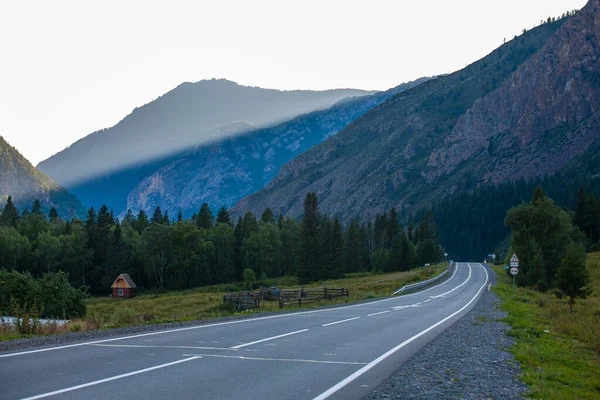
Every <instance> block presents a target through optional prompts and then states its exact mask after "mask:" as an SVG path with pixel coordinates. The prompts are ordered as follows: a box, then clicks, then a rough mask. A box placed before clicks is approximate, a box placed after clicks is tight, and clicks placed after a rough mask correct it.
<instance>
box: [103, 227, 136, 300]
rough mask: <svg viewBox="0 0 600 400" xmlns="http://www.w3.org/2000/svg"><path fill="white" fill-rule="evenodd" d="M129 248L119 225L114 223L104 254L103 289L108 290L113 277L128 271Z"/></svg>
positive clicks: (129, 260)
mask: <svg viewBox="0 0 600 400" xmlns="http://www.w3.org/2000/svg"><path fill="white" fill-rule="evenodd" d="M130 262H131V249H130V248H129V245H127V243H126V242H125V240H124V239H123V233H122V230H121V225H119V224H116V225H115V228H114V230H113V232H112V235H111V239H110V244H109V246H108V252H107V256H106V273H105V276H104V280H103V288H104V290H108V289H109V288H110V285H111V284H112V282H113V281H114V280H115V278H116V277H117V276H118V275H119V274H122V273H128V272H129V266H130Z"/></svg>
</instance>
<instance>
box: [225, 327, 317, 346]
mask: <svg viewBox="0 0 600 400" xmlns="http://www.w3.org/2000/svg"><path fill="white" fill-rule="evenodd" d="M307 330H308V329H301V330H299V331H294V332H289V333H284V334H283V335H277V336H271V337H268V338H265V339H260V340H255V341H254V342H250V343H244V344H238V345H237V346H231V347H230V348H231V349H241V348H242V347H246V346H252V345H253V344H258V343H263V342H268V341H269V340H275V339H279V338H282V337H286V336H290V335H296V334H298V333H302V332H306V331H307Z"/></svg>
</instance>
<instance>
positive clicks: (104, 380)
mask: <svg viewBox="0 0 600 400" xmlns="http://www.w3.org/2000/svg"><path fill="white" fill-rule="evenodd" d="M196 359H198V357H195V356H190V357H189V358H184V359H183V360H177V361H173V362H170V363H166V364H160V365H155V366H154V367H150V368H144V369H140V370H137V371H133V372H128V373H126V374H122V375H117V376H113V377H110V378H105V379H100V380H98V381H93V382H88V383H84V384H82V385H77V386H71V387H68V388H64V389H60V390H55V391H54V392H48V393H43V394H38V395H36V396H31V397H27V398H25V399H22V400H35V399H43V398H44V397H50V396H56V395H57V394H62V393H67V392H72V391H73V390H78V389H83V388H86V387H90V386H95V385H100V384H101V383H106V382H110V381H115V380H117V379H123V378H127V377H130V376H133V375H139V374H143V373H145V372H150V371H154V370H155V369H160V368H166V367H170V366H172V365H177V364H181V363H184V362H188V361H192V360H196Z"/></svg>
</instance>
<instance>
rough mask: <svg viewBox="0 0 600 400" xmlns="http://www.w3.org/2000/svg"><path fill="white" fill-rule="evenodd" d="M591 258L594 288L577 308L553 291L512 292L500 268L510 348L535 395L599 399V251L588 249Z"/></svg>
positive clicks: (523, 377) (541, 397) (523, 376)
mask: <svg viewBox="0 0 600 400" xmlns="http://www.w3.org/2000/svg"><path fill="white" fill-rule="evenodd" d="M587 264H588V269H589V271H590V275H591V277H592V280H593V283H592V288H593V293H592V295H591V296H590V297H589V298H588V299H583V300H578V301H577V304H576V305H575V306H574V310H573V313H571V312H569V306H568V304H567V302H566V300H560V299H557V298H556V297H555V296H554V294H552V293H539V292H537V291H534V290H529V289H525V288H517V291H516V293H515V294H513V289H512V279H510V278H507V277H506V274H505V272H504V270H502V267H498V268H497V269H496V271H497V272H498V278H499V279H498V285H497V286H496V287H495V288H494V291H495V292H496V294H498V295H499V297H500V298H501V299H502V308H503V309H504V310H505V311H507V312H508V313H509V316H508V317H507V318H506V322H507V323H508V324H510V325H511V327H512V330H510V331H509V334H510V335H511V336H513V337H514V338H515V339H516V344H515V345H514V346H513V347H512V349H511V351H512V352H513V354H514V355H515V358H516V359H517V360H518V361H519V362H520V363H521V371H522V376H521V379H522V380H523V381H524V382H525V383H527V384H528V385H529V387H530V390H531V391H530V393H529V397H531V398H539V399H600V253H592V254H589V255H588V261H587ZM517 279H518V277H517Z"/></svg>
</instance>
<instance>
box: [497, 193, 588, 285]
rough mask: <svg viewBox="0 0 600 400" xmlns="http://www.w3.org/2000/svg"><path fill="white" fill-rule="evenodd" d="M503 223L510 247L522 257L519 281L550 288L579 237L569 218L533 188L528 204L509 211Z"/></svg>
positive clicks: (550, 200) (524, 283) (523, 283)
mask: <svg viewBox="0 0 600 400" xmlns="http://www.w3.org/2000/svg"><path fill="white" fill-rule="evenodd" d="M505 222H506V225H507V226H508V227H510V228H511V229H512V241H511V247H512V249H513V251H514V252H515V253H516V254H517V256H519V257H520V258H521V257H522V262H521V264H520V265H519V267H520V273H519V279H518V282H519V283H520V284H522V285H527V286H537V287H538V288H539V289H547V288H551V287H553V286H554V281H555V277H556V271H557V269H558V267H559V265H560V263H561V262H562V260H563V258H564V257H565V255H566V253H567V249H568V248H569V246H570V245H571V244H572V243H573V239H574V238H575V239H578V238H579V237H580V236H578V235H577V232H578V230H577V228H576V227H575V226H574V225H573V223H572V220H571V218H570V216H569V215H568V214H567V213H566V212H565V211H564V210H562V209H561V208H560V207H558V206H557V205H555V204H554V201H552V199H550V198H549V197H547V196H546V195H545V194H544V193H543V191H542V190H541V189H536V190H535V192H534V195H533V197H532V199H531V202H530V203H522V204H521V205H519V206H517V207H514V208H511V209H510V210H509V211H508V213H507V215H506V220H505Z"/></svg>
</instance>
